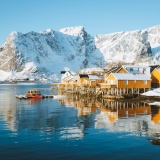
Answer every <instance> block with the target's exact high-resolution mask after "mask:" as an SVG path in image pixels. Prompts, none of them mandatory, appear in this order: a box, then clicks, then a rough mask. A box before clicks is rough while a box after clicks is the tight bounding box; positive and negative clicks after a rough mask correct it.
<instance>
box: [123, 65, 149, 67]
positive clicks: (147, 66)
mask: <svg viewBox="0 0 160 160" xmlns="http://www.w3.org/2000/svg"><path fill="white" fill-rule="evenodd" d="M122 66H123V67H124V68H150V67H149V66H144V65H137V66H136V65H122Z"/></svg>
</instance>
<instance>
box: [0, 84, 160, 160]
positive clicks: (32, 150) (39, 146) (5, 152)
mask: <svg viewBox="0 0 160 160" xmlns="http://www.w3.org/2000/svg"><path fill="white" fill-rule="evenodd" d="M49 87H50V84H25V83H21V84H20V83H19V84H13V85H9V84H8V85H7V84H6V85H0V160H12V159H13V160H31V159H36V160H47V159H53V160H57V159H60V160H63V159H65V160H68V159H69V160H70V159H73V160H74V159H75V160H81V159H83V160H86V159H92V160H94V159H95V160H97V159H99V160H107V159H160V146H159V145H155V144H160V142H159V140H158V139H159V136H160V123H159V120H160V112H159V108H158V107H156V106H152V107H151V106H148V105H147V104H146V103H145V102H143V103H137V102H135V103H130V102H125V103H121V102H112V101H111V102H110V101H100V102H98V101H95V100H88V99H87V100H86V99H78V98H77V97H73V96H71V97H68V98H65V99H60V100H59V99H53V98H49V99H42V100H19V99H16V98H15V95H16V94H17V95H24V94H25V92H26V91H27V90H29V89H32V88H49ZM42 93H44V94H55V93H53V92H52V93H51V91H50V90H42Z"/></svg>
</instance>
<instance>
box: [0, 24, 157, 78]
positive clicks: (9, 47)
mask: <svg viewBox="0 0 160 160" xmlns="http://www.w3.org/2000/svg"><path fill="white" fill-rule="evenodd" d="M150 56H153V57H155V58H156V59H157V60H160V26H155V27H152V28H149V29H146V30H137V31H132V32H118V33H112V34H106V35H96V36H95V37H93V36H90V35H89V34H88V33H87V32H86V31H85V29H84V27H82V26H78V27H70V28H64V29H61V30H59V31H53V30H51V29H47V30H45V31H42V32H40V33H36V32H29V33H26V34H22V33H19V32H12V33H11V34H10V35H9V36H8V38H7V40H6V42H5V43H4V44H3V45H2V46H1V47H0V70H1V71H0V74H2V71H3V73H4V71H5V72H7V73H8V75H9V76H8V77H13V75H14V76H15V77H17V76H19V77H23V76H26V77H35V76H36V77H40V76H41V77H49V76H51V77H52V78H56V77H59V75H60V71H62V70H64V69H65V68H69V69H70V70H72V71H74V72H77V71H78V70H80V69H84V68H88V67H89V68H92V67H104V66H105V65H106V63H109V62H118V61H121V62H129V63H133V62H139V61H140V60H142V59H146V58H148V57H150ZM9 73H10V74H9ZM1 77H3V76H1ZM6 77H7V76H6ZM3 79H5V78H3Z"/></svg>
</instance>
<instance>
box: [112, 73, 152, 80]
mask: <svg viewBox="0 0 160 160" xmlns="http://www.w3.org/2000/svg"><path fill="white" fill-rule="evenodd" d="M112 74H113V76H114V77H116V78H117V80H151V78H150V77H149V76H148V75H146V74H132V73H112Z"/></svg>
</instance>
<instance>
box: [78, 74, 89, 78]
mask: <svg viewBox="0 0 160 160" xmlns="http://www.w3.org/2000/svg"><path fill="white" fill-rule="evenodd" d="M79 77H80V78H89V76H88V74H79Z"/></svg>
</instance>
